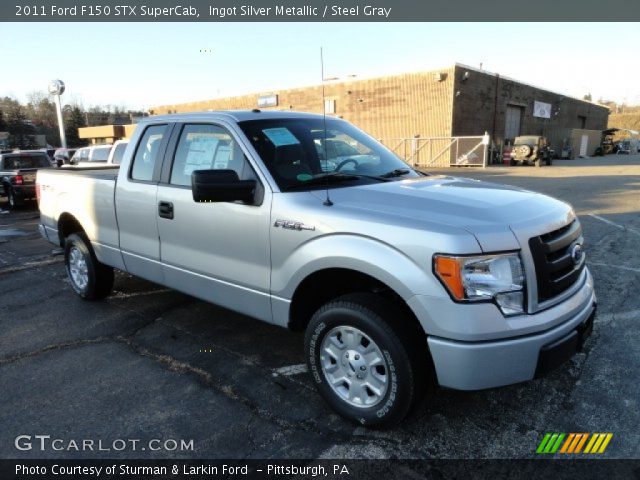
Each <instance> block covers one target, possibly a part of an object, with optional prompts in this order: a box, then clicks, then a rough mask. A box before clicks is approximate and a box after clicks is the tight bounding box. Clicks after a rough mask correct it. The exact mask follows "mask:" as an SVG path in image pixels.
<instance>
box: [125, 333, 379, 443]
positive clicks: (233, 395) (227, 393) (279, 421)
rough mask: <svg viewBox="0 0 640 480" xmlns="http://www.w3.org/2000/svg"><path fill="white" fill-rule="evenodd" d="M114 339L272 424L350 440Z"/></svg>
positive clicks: (192, 368)
mask: <svg viewBox="0 0 640 480" xmlns="http://www.w3.org/2000/svg"><path fill="white" fill-rule="evenodd" d="M115 340H116V341H118V342H121V343H123V344H125V345H126V346H127V347H129V349H130V350H131V351H132V352H134V353H136V354H138V355H140V356H142V357H144V358H148V359H150V360H152V361H154V362H156V363H158V364H160V365H161V366H163V367H164V368H166V369H167V370H170V371H172V372H176V373H178V374H187V375H191V376H192V377H195V378H196V379H197V380H198V381H199V382H200V383H201V384H203V385H205V386H206V387H208V388H211V389H213V390H214V391H215V392H217V393H219V394H221V395H223V396H224V397H226V398H228V399H229V400H231V401H234V402H239V403H240V404H241V405H243V406H244V407H245V408H247V409H248V410H249V411H250V412H251V413H252V414H253V415H254V416H256V417H258V418H260V419H261V420H263V421H266V422H269V423H271V424H273V425H276V426H277V427H279V428H281V429H284V430H289V431H291V430H302V431H305V432H310V433H313V434H315V435H318V436H322V437H326V438H329V439H331V440H332V441H343V442H347V441H353V438H352V436H351V435H350V434H348V433H344V432H340V431H339V430H328V431H325V429H323V428H322V427H321V425H320V424H319V423H318V422H317V421H315V420H313V419H308V420H298V421H289V420H286V419H284V418H282V417H280V416H277V415H275V414H274V413H273V412H272V411H271V410H269V409H268V408H264V407H262V406H260V405H258V404H257V403H256V402H254V401H252V400H251V399H249V398H246V397H244V396H243V395H241V394H239V393H238V392H237V391H236V390H235V389H234V387H233V386H232V385H229V384H224V383H222V382H220V381H218V380H217V379H216V378H215V377H214V376H213V375H211V373H209V372H207V371H206V370H203V369H202V368H198V367H195V366H193V365H190V364H189V363H187V362H183V361H180V360H178V359H176V358H174V357H172V356H170V355H166V354H162V353H156V352H153V351H151V350H149V349H148V348H145V347H143V346H141V345H139V344H137V343H136V342H134V341H133V338H132V337H125V336H118V337H116V339H115ZM362 440H363V441H366V438H365V437H362ZM376 440H377V441H380V440H382V439H379V438H377V439H376ZM383 441H384V440H383Z"/></svg>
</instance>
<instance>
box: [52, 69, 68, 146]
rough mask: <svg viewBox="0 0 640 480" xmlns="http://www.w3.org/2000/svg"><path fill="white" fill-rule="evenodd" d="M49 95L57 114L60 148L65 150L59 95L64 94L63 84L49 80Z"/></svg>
mask: <svg viewBox="0 0 640 480" xmlns="http://www.w3.org/2000/svg"><path fill="white" fill-rule="evenodd" d="M49 93H50V94H51V95H53V98H54V99H55V101H56V112H57V114H58V128H60V143H61V146H62V148H67V137H66V136H65V134H64V122H63V120H62V105H61V103H60V95H62V94H63V93H64V82H63V81H62V80H51V82H49Z"/></svg>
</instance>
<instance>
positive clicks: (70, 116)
mask: <svg viewBox="0 0 640 480" xmlns="http://www.w3.org/2000/svg"><path fill="white" fill-rule="evenodd" d="M63 116H64V133H65V135H66V137H67V145H68V146H69V148H72V147H83V146H85V145H86V144H87V141H86V140H84V139H82V138H80V137H79V136H78V128H82V127H86V126H87V124H86V121H85V114H84V112H83V111H82V109H81V108H80V107H79V106H78V105H73V106H71V105H65V107H64V112H63Z"/></svg>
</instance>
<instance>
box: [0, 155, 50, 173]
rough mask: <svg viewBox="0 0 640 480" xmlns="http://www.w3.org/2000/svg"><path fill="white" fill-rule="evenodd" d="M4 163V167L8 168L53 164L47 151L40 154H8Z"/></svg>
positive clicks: (48, 165)
mask: <svg viewBox="0 0 640 480" xmlns="http://www.w3.org/2000/svg"><path fill="white" fill-rule="evenodd" d="M3 163H4V166H3V168H5V169H7V170H20V169H24V168H46V167H50V166H51V162H50V160H49V156H48V155H47V154H46V153H43V154H40V155H8V156H6V157H5V158H4V162H3Z"/></svg>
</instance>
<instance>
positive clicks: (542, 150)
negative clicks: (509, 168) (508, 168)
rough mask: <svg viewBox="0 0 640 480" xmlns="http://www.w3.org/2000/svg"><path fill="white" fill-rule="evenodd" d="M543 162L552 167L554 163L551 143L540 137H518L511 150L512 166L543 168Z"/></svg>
mask: <svg viewBox="0 0 640 480" xmlns="http://www.w3.org/2000/svg"><path fill="white" fill-rule="evenodd" d="M542 162H544V163H545V164H547V165H551V163H552V162H553V156H552V152H551V150H550V149H549V142H547V139H546V138H545V137H542V136H540V135H524V136H521V137H516V139H515V140H514V142H513V149H512V150H511V164H512V165H524V164H526V165H537V166H538V167H541V166H542Z"/></svg>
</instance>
